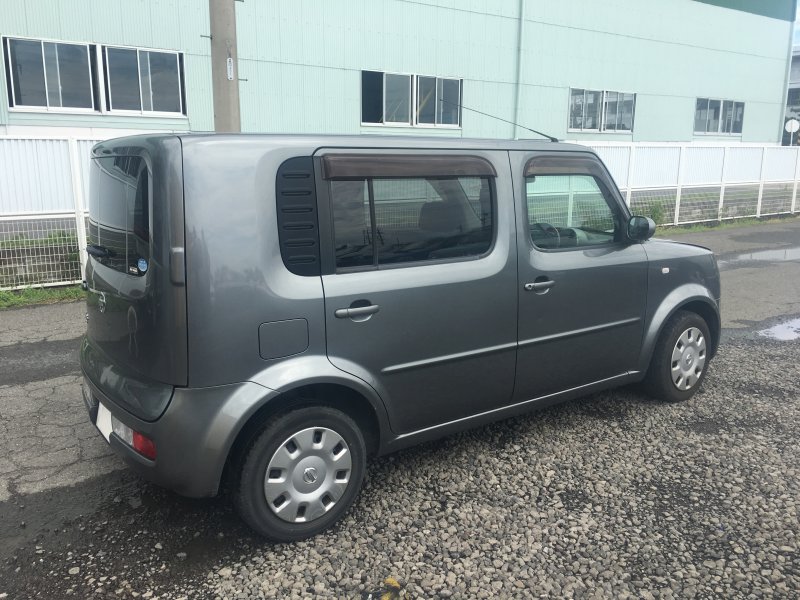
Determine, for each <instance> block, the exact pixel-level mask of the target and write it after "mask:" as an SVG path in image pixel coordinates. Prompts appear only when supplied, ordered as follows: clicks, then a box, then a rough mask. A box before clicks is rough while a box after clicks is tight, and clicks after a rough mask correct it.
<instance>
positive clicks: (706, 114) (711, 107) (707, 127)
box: [694, 98, 744, 135]
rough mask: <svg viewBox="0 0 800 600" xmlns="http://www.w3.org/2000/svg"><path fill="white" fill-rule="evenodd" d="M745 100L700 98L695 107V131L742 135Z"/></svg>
mask: <svg viewBox="0 0 800 600" xmlns="http://www.w3.org/2000/svg"><path fill="white" fill-rule="evenodd" d="M743 123H744V102H734V101H733V100H719V99H716V98H698V99H697V103H696V104H695V109H694V132H695V133H710V134H712V135H741V133H742V124H743Z"/></svg>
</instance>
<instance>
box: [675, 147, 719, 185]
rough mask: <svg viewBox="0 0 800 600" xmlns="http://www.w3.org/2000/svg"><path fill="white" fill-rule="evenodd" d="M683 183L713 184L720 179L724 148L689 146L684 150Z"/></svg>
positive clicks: (717, 182)
mask: <svg viewBox="0 0 800 600" xmlns="http://www.w3.org/2000/svg"><path fill="white" fill-rule="evenodd" d="M684 153H685V154H684V157H683V184H684V185H706V184H709V185H713V184H719V183H720V182H721V181H722V165H723V160H724V158H725V149H724V148H719V147H712V146H694V147H692V146H689V147H687V148H686V149H685V150H684Z"/></svg>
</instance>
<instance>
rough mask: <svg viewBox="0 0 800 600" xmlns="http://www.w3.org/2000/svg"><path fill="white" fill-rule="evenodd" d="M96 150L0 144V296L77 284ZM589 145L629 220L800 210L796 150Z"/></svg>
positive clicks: (71, 144)
mask: <svg viewBox="0 0 800 600" xmlns="http://www.w3.org/2000/svg"><path fill="white" fill-rule="evenodd" d="M95 141H97V140H88V139H49V138H48V139H44V138H36V139H32V138H25V139H23V138H9V137H3V138H0V289H13V288H21V287H28V286H32V285H60V284H65V283H74V282H78V281H80V280H81V279H82V270H83V265H84V264H85V260H86V250H85V248H86V207H87V206H88V202H87V192H88V189H87V188H88V186H87V183H88V172H89V150H90V148H91V146H92V144H94V143H95ZM590 145H591V147H592V148H593V149H594V150H595V151H596V152H597V153H598V154H599V155H600V156H601V158H602V159H603V160H604V161H605V163H606V165H608V168H609V169H610V171H611V173H612V175H613V176H614V179H615V180H616V183H617V185H618V186H619V187H620V189H621V190H622V192H623V194H624V196H625V200H626V202H627V203H628V205H629V206H630V207H631V209H632V211H633V212H634V213H637V214H644V215H647V216H650V217H652V218H653V219H654V220H655V221H656V222H657V223H658V224H660V225H667V224H674V225H678V224H684V223H698V222H703V221H716V220H723V219H736V218H741V217H762V216H767V215H780V214H788V213H794V212H798V210H800V206H798V201H797V182H798V179H799V178H800V148H796V147H795V148H784V147H776V146H744V145H742V146H721V145H720V146H705V145H704V146H693V145H685V146H682V145H668V144H652V145H645V144H600V143H597V144H590Z"/></svg>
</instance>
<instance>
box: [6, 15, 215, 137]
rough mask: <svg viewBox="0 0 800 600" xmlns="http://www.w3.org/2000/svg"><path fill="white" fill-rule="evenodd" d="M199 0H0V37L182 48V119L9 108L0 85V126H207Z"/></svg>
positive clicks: (209, 111)
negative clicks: (183, 71) (0, 4)
mask: <svg viewBox="0 0 800 600" xmlns="http://www.w3.org/2000/svg"><path fill="white" fill-rule="evenodd" d="M208 23H209V19H208V2H207V1H206V0H58V1H56V0H3V2H2V11H0V35H2V36H10V37H14V36H20V37H30V38H36V39H48V40H55V41H63V42H85V43H92V44H111V45H122V46H136V47H141V48H152V49H158V50H177V51H180V52H183V53H184V66H185V95H186V107H187V113H188V114H187V117H186V118H164V117H150V116H123V115H119V114H104V115H101V114H95V113H81V114H64V113H58V112H48V113H41V112H24V111H9V110H8V98H7V89H6V85H5V72H4V69H5V66H4V65H0V69H2V70H3V85H2V89H0V125H6V124H8V125H31V126H39V127H48V126H70V127H108V128H115V129H175V130H210V129H213V122H214V120H213V107H212V99H211V95H210V90H211V63H210V51H209V42H208V39H207V38H203V37H201V35H208V28H209V25H208Z"/></svg>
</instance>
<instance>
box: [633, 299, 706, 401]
mask: <svg viewBox="0 0 800 600" xmlns="http://www.w3.org/2000/svg"><path fill="white" fill-rule="evenodd" d="M709 341H710V338H709V333H708V325H707V324H706V322H705V321H704V320H703V318H702V317H701V316H700V315H698V314H696V313H693V312H688V311H679V312H677V313H676V314H674V315H673V316H672V318H671V319H670V320H669V321H668V322H667V325H666V326H665V327H664V331H662V332H661V335H660V336H659V338H658V342H657V343H656V347H655V349H654V351H653V359H652V360H651V361H650V368H649V369H648V371H647V376H646V378H645V387H646V389H647V391H648V392H649V393H650V394H651V395H652V396H653V397H655V398H657V399H659V400H665V401H667V402H682V401H684V400H688V399H689V398H691V397H692V396H694V394H695V393H696V392H697V390H698V389H699V388H700V384H701V383H702V382H703V379H705V376H706V371H707V370H708V361H709V355H708V349H709Z"/></svg>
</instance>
